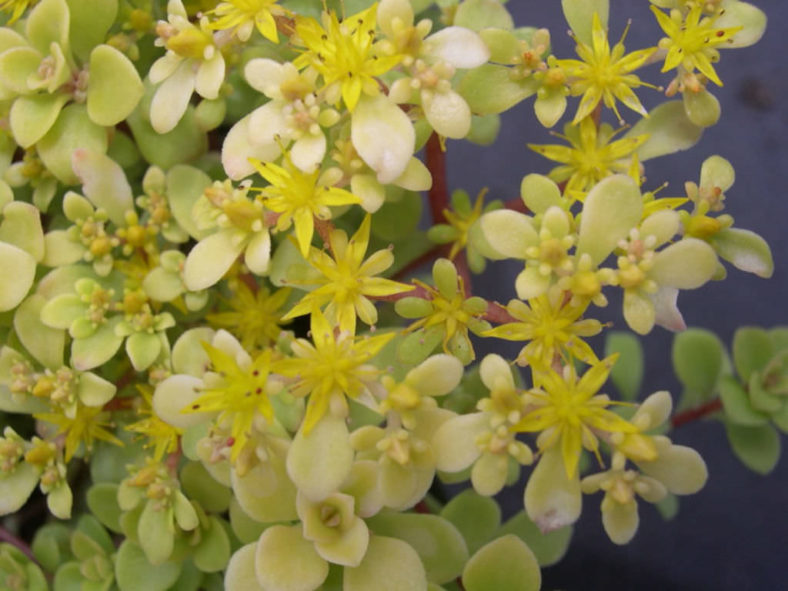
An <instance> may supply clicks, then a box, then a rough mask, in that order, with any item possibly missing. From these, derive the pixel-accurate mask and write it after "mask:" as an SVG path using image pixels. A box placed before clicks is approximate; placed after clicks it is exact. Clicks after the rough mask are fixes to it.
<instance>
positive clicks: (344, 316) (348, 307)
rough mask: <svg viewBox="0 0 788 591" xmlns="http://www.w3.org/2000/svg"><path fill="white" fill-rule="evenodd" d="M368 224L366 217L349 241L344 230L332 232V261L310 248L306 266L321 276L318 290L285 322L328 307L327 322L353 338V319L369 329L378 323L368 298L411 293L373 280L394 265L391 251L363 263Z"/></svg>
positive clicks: (388, 282) (406, 288)
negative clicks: (358, 319) (335, 325)
mask: <svg viewBox="0 0 788 591" xmlns="http://www.w3.org/2000/svg"><path fill="white" fill-rule="evenodd" d="M371 221H372V217H371V216H369V215H367V216H366V217H365V218H364V221H363V222H362V223H361V226H359V229H358V230H357V231H356V233H355V234H354V235H353V237H352V238H351V239H350V240H348V237H347V234H346V233H345V232H344V231H343V230H333V231H332V232H331V234H330V236H329V243H330V246H331V252H332V254H333V258H332V256H331V255H329V254H328V253H326V252H325V251H323V250H319V249H317V248H314V247H312V250H311V252H310V254H309V259H308V262H309V264H310V265H312V266H313V267H314V268H315V269H317V270H318V271H319V272H320V275H321V276H320V277H318V278H317V279H315V280H314V283H316V284H317V285H318V286H319V287H318V288H317V289H315V290H314V291H312V292H310V293H308V294H307V295H305V296H304V297H303V298H302V299H301V301H300V302H299V303H298V304H296V306H295V307H294V308H293V309H292V310H290V312H288V313H287V314H286V315H285V316H284V318H285V319H289V318H295V317H296V316H302V315H304V314H309V313H310V312H311V311H312V310H313V309H314V308H316V307H322V306H324V305H325V304H328V307H327V308H326V310H325V314H326V317H327V318H328V319H329V321H330V322H333V323H334V324H338V325H339V329H340V330H343V331H347V332H349V333H351V334H355V332H356V316H358V317H359V318H361V320H362V321H364V322H365V323H366V324H369V325H370V326H371V325H373V324H375V323H376V322H377V321H378V312H377V310H376V309H375V304H373V303H372V302H371V301H370V300H369V299H368V297H367V296H369V297H381V296H387V295H392V294H395V293H402V292H405V291H410V290H412V289H413V286H411V285H405V284H403V283H398V282H396V281H391V280H390V279H384V278H382V277H375V275H378V274H380V273H382V272H383V271H385V270H386V269H388V268H389V267H390V266H391V265H392V264H393V263H394V255H393V254H392V253H391V251H390V250H388V249H383V250H379V251H377V252H375V253H374V254H372V256H370V257H369V258H368V259H367V260H366V261H364V255H365V254H366V252H367V247H368V246H369V231H370V226H371ZM310 283H311V282H310Z"/></svg>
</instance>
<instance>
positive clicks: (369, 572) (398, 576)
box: [342, 536, 427, 591]
mask: <svg viewBox="0 0 788 591" xmlns="http://www.w3.org/2000/svg"><path fill="white" fill-rule="evenodd" d="M342 589H343V591H368V590H369V589H375V590H376V591H401V590H403V589H407V590H408V591H427V577H426V575H425V572H424V566H423V565H422V562H421V560H420V558H419V555H418V554H417V553H416V551H415V550H414V549H413V548H412V547H411V546H410V545H409V544H407V543H406V542H403V541H402V540H398V539H396V538H389V537H385V536H372V538H371V539H370V540H369V547H368V548H367V553H366V555H365V556H364V560H363V561H362V562H361V564H360V565H358V566H357V567H346V568H345V569H344V578H343V587H342Z"/></svg>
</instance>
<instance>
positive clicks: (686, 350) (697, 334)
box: [672, 328, 725, 396]
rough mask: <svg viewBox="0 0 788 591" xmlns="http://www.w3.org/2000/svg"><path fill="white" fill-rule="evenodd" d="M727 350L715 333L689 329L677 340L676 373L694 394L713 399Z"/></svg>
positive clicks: (675, 352) (674, 355)
mask: <svg viewBox="0 0 788 591" xmlns="http://www.w3.org/2000/svg"><path fill="white" fill-rule="evenodd" d="M724 355H725V352H724V349H723V346H722V343H721V342H720V339H719V338H718V337H717V335H715V334H714V333H712V332H710V331H708V330H704V329H701V328H692V329H689V330H686V331H684V332H682V333H680V334H678V335H676V337H675V338H674V339H673V352H672V358H673V370H674V371H675V372H676V376H677V377H678V378H679V381H680V382H681V383H682V384H683V385H684V386H685V387H686V388H687V389H688V390H692V391H693V392H695V393H697V394H700V395H703V396H710V395H711V394H712V392H713V391H714V389H715V386H716V384H717V380H718V379H719V377H720V373H721V372H722V368H723V363H724Z"/></svg>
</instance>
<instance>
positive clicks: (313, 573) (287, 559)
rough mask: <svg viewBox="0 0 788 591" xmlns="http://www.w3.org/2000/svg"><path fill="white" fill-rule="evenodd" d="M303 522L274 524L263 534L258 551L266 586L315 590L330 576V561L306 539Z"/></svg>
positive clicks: (292, 590) (259, 568)
mask: <svg viewBox="0 0 788 591" xmlns="http://www.w3.org/2000/svg"><path fill="white" fill-rule="evenodd" d="M301 529H302V528H301V525H300V524H299V525H294V526H292V527H288V526H284V525H275V526H273V527H270V528H268V529H267V530H265V531H264V532H263V535H262V536H260V540H259V541H258V542H257V549H256V551H255V571H256V573H257V581H258V583H259V584H260V586H261V587H262V588H263V589H287V590H288V591H312V590H313V589H317V588H318V587H319V586H320V584H321V583H322V582H323V581H324V580H325V578H326V576H328V563H327V562H326V561H325V560H323V559H322V558H321V557H320V556H319V555H318V553H317V552H316V551H315V547H314V544H313V543H312V542H310V541H308V540H305V539H304V537H303V535H302V534H301Z"/></svg>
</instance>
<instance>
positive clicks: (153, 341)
mask: <svg viewBox="0 0 788 591" xmlns="http://www.w3.org/2000/svg"><path fill="white" fill-rule="evenodd" d="M159 353H161V339H160V338H159V335H158V334H156V333H147V332H135V333H134V334H132V335H129V338H127V339H126V354H127V355H128V356H129V361H131V365H132V366H133V367H134V369H135V370H136V371H145V370H146V369H148V368H149V367H150V366H151V365H153V362H154V361H156V358H157V357H158V356H159Z"/></svg>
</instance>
